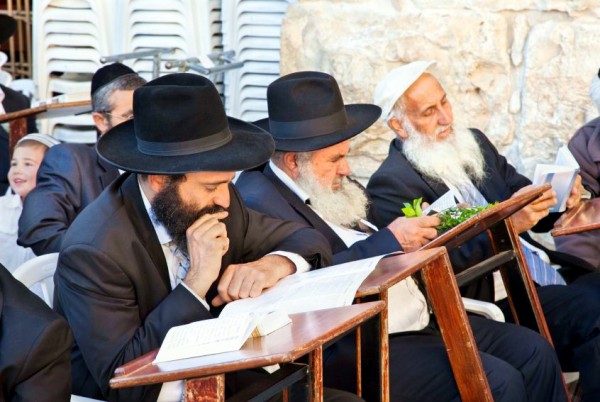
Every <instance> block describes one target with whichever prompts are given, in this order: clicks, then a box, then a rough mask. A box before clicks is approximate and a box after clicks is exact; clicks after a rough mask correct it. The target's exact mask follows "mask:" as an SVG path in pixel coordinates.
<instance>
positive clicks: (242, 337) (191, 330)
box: [154, 311, 292, 363]
mask: <svg viewBox="0 0 600 402" xmlns="http://www.w3.org/2000/svg"><path fill="white" fill-rule="evenodd" d="M291 322H292V320H291V319H290V317H289V316H288V315H287V314H286V313H285V312H283V311H274V312H272V313H269V314H254V313H248V314H240V315H233V316H231V317H219V318H213V319H210V320H203V321H196V322H193V323H190V324H186V325H180V326H177V327H173V328H171V329H170V330H169V332H167V336H166V337H165V339H164V341H163V343H162V346H161V347H160V350H159V352H158V354H157V355H156V358H155V359H154V363H163V362H168V361H172V360H179V359H185V358H188V357H195V356H204V355H210V354H216V353H223V352H230V351H232V350H239V349H240V348H241V347H242V345H243V344H244V342H246V339H248V338H249V337H250V336H252V337H256V336H265V335H268V334H270V333H271V332H273V331H275V330H277V329H279V328H281V327H284V326H286V325H287V324H290V323H291Z"/></svg>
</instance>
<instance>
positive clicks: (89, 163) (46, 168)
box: [18, 63, 145, 255]
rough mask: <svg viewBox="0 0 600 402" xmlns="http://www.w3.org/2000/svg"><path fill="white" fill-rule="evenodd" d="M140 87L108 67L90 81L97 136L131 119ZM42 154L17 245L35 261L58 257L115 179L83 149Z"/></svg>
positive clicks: (128, 73) (123, 69)
mask: <svg viewBox="0 0 600 402" xmlns="http://www.w3.org/2000/svg"><path fill="white" fill-rule="evenodd" d="M144 83H145V80H144V79H143V78H141V77H140V76H138V75H137V74H136V73H135V72H134V71H133V70H132V69H130V68H129V67H127V66H125V65H123V64H121V63H113V64H109V65H107V66H104V67H102V68H100V69H99V70H98V71H96V73H95V74H94V76H93V77H92V84H91V95H92V109H93V112H92V116H93V118H94V123H95V124H96V128H97V130H98V133H99V135H100V136H102V135H103V134H104V133H105V132H106V131H107V130H109V129H110V128H112V127H113V126H115V125H117V124H120V123H122V122H124V121H126V120H129V119H130V118H131V117H132V116H133V110H132V103H133V102H132V99H133V91H134V89H136V88H138V87H140V86H141V85H143V84H144ZM53 148H56V149H52V150H51V151H52V152H48V153H47V154H46V156H45V157H44V160H43V162H42V165H41V166H40V169H39V171H38V177H37V186H36V188H35V189H34V190H33V191H32V192H31V193H30V194H29V196H28V197H27V200H26V201H25V203H24V204H23V212H22V214H21V218H20V219H19V239H18V244H19V245H20V246H23V247H31V249H32V250H33V252H34V253H35V254H36V255H42V254H48V253H55V252H58V251H60V246H61V243H62V239H63V237H64V235H65V233H66V232H67V229H68V228H69V226H70V225H71V223H72V222H73V221H74V220H75V218H76V217H77V215H78V214H79V213H80V212H81V211H82V210H83V209H84V208H85V207H86V206H87V205H88V204H90V203H91V202H92V201H94V200H95V199H96V197H98V195H100V193H101V192H102V190H104V189H105V188H106V187H108V185H109V184H110V183H111V182H112V181H113V180H114V179H116V178H117V177H118V176H119V171H118V170H117V169H116V168H115V167H113V166H110V164H108V163H106V162H105V161H103V160H102V159H100V157H99V156H98V155H97V154H96V150H95V149H94V146H90V145H87V144H60V145H57V146H56V147H53Z"/></svg>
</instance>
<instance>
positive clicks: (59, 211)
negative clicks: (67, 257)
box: [17, 146, 83, 255]
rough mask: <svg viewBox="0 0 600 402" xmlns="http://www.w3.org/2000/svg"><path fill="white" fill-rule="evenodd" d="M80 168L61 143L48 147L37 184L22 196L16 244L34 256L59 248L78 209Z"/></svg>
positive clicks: (80, 181) (80, 180)
mask: <svg viewBox="0 0 600 402" xmlns="http://www.w3.org/2000/svg"><path fill="white" fill-rule="evenodd" d="M80 172H81V168H80V167H79V165H78V160H77V158H76V157H75V155H74V154H73V153H71V152H69V150H68V149H67V148H65V147H63V146H55V147H52V148H51V149H49V150H48V152H47V153H46V156H45V157H44V160H43V161H42V164H41V165H40V168H39V170H38V174H37V185H36V187H35V188H34V189H33V190H32V191H31V192H30V193H29V195H28V196H27V197H26V198H25V201H24V203H23V212H22V213H21V217H20V218H19V238H18V241H17V243H18V244H19V245H21V246H23V247H31V248H32V250H33V252H34V253H35V254H36V255H42V254H49V253H55V252H59V251H60V247H61V244H62V240H63V237H64V235H65V233H66V231H67V229H68V228H69V226H70V225H71V223H72V222H73V220H75V217H76V216H77V213H78V212H79V210H80V209H81V199H80V197H79V194H81V191H82V190H81V187H82V185H83V183H82V178H81V176H80Z"/></svg>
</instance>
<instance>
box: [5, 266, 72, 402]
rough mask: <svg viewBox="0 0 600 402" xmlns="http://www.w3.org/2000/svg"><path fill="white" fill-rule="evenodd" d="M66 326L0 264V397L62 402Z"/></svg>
mask: <svg viewBox="0 0 600 402" xmlns="http://www.w3.org/2000/svg"><path fill="white" fill-rule="evenodd" d="M72 343H73V336H72V335H71V330H70V329H69V326H68V325H67V323H66V322H65V320H64V319H63V318H62V317H60V316H59V315H58V314H56V313H54V312H53V311H52V310H51V309H50V308H49V307H48V306H47V305H46V303H44V301H43V300H42V299H40V298H39V297H37V296H36V295H34V294H33V293H31V292H30V291H29V289H27V288H26V287H25V286H24V285H23V284H22V283H21V282H19V281H17V280H16V279H15V278H14V277H13V276H12V275H11V273H10V272H8V271H7V270H6V268H4V266H3V265H1V264H0V400H2V401H39V402H67V401H69V400H70V398H71V375H70V374H71V362H70V351H71V345H72Z"/></svg>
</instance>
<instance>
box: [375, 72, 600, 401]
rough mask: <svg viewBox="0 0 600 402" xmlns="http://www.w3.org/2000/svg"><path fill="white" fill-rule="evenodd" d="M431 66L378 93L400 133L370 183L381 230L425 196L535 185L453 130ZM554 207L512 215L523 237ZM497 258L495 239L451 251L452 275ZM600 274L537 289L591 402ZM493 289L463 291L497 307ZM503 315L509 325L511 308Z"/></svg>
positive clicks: (576, 193) (482, 285)
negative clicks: (408, 204)
mask: <svg viewBox="0 0 600 402" xmlns="http://www.w3.org/2000/svg"><path fill="white" fill-rule="evenodd" d="M431 64H432V62H424V61H418V62H414V63H410V64H408V65H405V66H402V67H399V68H397V69H395V70H392V71H390V72H389V73H388V74H387V75H386V76H385V77H384V78H383V80H382V81H381V82H380V83H379V84H378V86H377V89H376V92H375V103H376V104H378V105H380V106H381V107H382V110H383V113H382V117H383V119H384V120H385V121H386V122H387V124H388V126H389V127H390V129H392V130H393V131H394V132H395V133H396V134H397V138H395V139H394V140H393V141H392V143H391V145H390V151H389V154H388V156H387V158H386V159H385V161H384V162H383V163H382V165H381V166H380V167H379V169H378V170H377V171H376V172H375V174H373V176H372V177H371V179H370V180H369V183H368V185H367V191H368V192H369V194H370V196H371V197H372V198H373V201H374V203H375V205H376V206H377V210H378V213H379V215H378V216H379V221H378V222H377V223H378V224H386V222H390V221H392V220H394V219H397V218H398V217H399V216H401V215H402V212H401V206H402V205H403V203H404V202H410V201H412V200H413V199H415V198H421V197H422V199H423V201H424V202H429V203H431V202H434V201H435V200H436V199H437V198H439V197H440V196H442V195H443V194H444V193H446V192H447V191H448V190H450V189H452V190H454V192H455V194H458V196H459V197H460V198H462V201H464V202H467V203H469V204H471V205H485V204H486V203H488V202H495V201H504V200H506V199H508V198H510V197H512V196H514V195H515V194H519V193H520V192H522V191H523V190H524V189H527V188H528V187H529V186H531V181H530V180H529V179H527V178H526V177H525V176H522V175H520V174H519V173H517V171H516V170H515V169H514V167H512V166H511V165H510V164H509V163H508V162H507V161H506V159H505V158H504V157H503V156H501V155H500V154H499V153H498V151H497V150H496V148H495V147H494V146H493V145H492V143H491V142H490V141H489V140H488V139H487V138H486V136H485V135H484V134H483V133H482V132H481V131H479V130H476V129H462V128H460V127H458V126H454V125H453V121H454V116H453V113H452V107H451V104H450V102H449V100H448V98H447V95H446V92H445V91H444V89H443V87H442V86H441V84H440V82H439V81H438V80H437V79H436V78H435V77H434V76H433V75H431V74H430V73H428V72H426V70H427V68H428V67H429V66H430V65H431ZM580 191H581V179H580V178H578V179H577V181H576V184H575V186H574V189H573V190H572V192H571V195H570V197H569V200H568V202H567V207H568V208H571V207H573V206H575V205H577V204H578V203H579V199H580ZM554 204H556V196H555V194H554V192H553V191H548V192H546V193H544V194H543V196H542V197H540V198H539V199H537V200H536V201H534V202H532V203H531V204H529V205H528V206H526V207H525V208H523V209H522V210H521V211H519V212H517V213H516V214H515V215H514V216H513V217H512V222H513V224H514V225H515V227H516V229H517V231H518V232H519V233H521V237H522V238H525V239H526V240H527V241H529V242H530V243H533V240H531V238H530V237H529V236H528V235H527V233H526V231H527V230H529V229H535V230H539V231H544V230H548V229H549V228H551V225H552V224H553V222H554V220H555V219H556V216H549V215H555V214H549V211H548V209H549V207H551V206H552V205H554ZM524 251H525V253H526V254H528V255H530V256H531V257H530V258H531V259H532V260H531V261H532V262H528V265H529V268H530V270H531V269H532V266H533V265H536V264H542V263H541V262H540V261H541V259H540V258H539V257H536V256H535V254H534V253H531V252H530V251H531V248H530V247H529V246H525V247H524ZM491 252H492V250H491V245H490V242H489V239H488V237H487V235H486V234H485V233H482V234H481V235H479V236H477V237H475V238H473V239H471V240H470V241H468V242H467V243H466V244H464V245H463V246H461V247H460V248H459V249H457V250H453V251H452V252H450V258H451V261H452V266H453V268H454V270H455V271H456V272H461V271H463V270H465V269H466V268H468V267H470V266H472V265H474V264H475V263H477V262H479V261H481V260H483V259H484V258H487V257H489V256H490V255H491ZM549 254H551V258H552V257H558V258H560V257H562V261H569V262H570V264H571V265H578V264H577V257H575V256H565V255H561V254H560V253H550V252H549ZM528 261H530V260H529V259H528ZM583 265H585V263H584V264H583ZM576 268H577V267H573V269H576ZM532 276H533V272H532ZM599 276H600V274H598V273H586V274H584V275H582V276H580V277H579V278H578V279H577V280H576V281H574V282H573V283H571V284H569V285H568V286H564V280H563V281H562V283H563V285H558V284H554V285H546V286H539V287H537V291H538V296H539V299H540V302H541V304H542V308H543V310H544V314H545V316H546V320H547V323H548V327H549V329H550V333H551V335H552V340H553V342H554V345H555V347H556V351H557V354H558V357H559V360H560V362H561V365H562V367H563V370H564V371H579V372H580V381H581V384H582V388H583V391H584V400H585V401H598V400H600V382H598V380H597V378H598V377H597V376H598V373H599V372H600V335H599V333H600V278H599ZM557 279H558V280H559V281H560V280H561V278H560V277H558V278H557ZM540 284H541V283H540ZM541 285H543V284H541ZM493 289H494V284H493V278H492V277H491V275H489V276H486V277H485V278H483V279H481V280H478V281H476V283H472V284H470V285H468V286H466V287H465V288H463V289H461V292H462V294H463V296H468V297H474V298H479V299H482V300H486V301H493V300H494V293H493V292H494V290H493ZM504 304H506V303H504ZM504 310H505V314H507V316H508V317H507V318H508V319H509V320H510V319H511V315H510V313H509V310H508V309H504Z"/></svg>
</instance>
